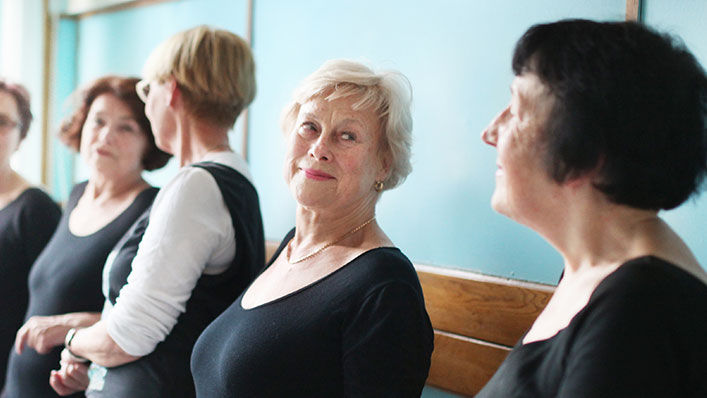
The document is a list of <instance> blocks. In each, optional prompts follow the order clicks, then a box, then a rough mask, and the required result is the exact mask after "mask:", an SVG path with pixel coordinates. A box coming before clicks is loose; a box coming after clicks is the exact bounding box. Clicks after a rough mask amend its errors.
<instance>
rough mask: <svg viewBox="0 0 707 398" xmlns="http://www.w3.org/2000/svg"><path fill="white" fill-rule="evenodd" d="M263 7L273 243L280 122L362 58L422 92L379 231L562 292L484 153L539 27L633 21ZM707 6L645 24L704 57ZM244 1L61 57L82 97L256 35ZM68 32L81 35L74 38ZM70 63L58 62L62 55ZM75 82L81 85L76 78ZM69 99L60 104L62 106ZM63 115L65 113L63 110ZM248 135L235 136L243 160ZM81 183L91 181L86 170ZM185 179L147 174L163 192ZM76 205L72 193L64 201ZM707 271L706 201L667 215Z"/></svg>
mask: <svg viewBox="0 0 707 398" xmlns="http://www.w3.org/2000/svg"><path fill="white" fill-rule="evenodd" d="M409 4H410V2H409V1H404V0H395V1H393V0H390V1H386V2H379V1H374V0H356V1H353V0H346V1H339V2H337V3H336V6H332V5H331V2H330V1H326V0H298V1H296V2H292V1H285V0H280V1H277V0H268V1H265V0H260V1H259V0H255V1H254V9H253V50H254V53H255V56H256V63H257V78H258V95H257V97H256V100H255V102H254V103H253V105H252V106H251V108H250V126H249V128H250V132H249V138H250V141H249V147H248V153H249V162H250V164H251V167H252V170H253V174H254V176H255V180H256V185H257V187H258V189H259V191H260V198H261V204H262V207H263V214H264V218H265V232H266V236H267V237H268V238H270V239H280V238H281V237H282V236H283V235H284V234H285V232H286V231H287V230H289V228H291V226H292V224H293V222H294V208H295V204H294V201H293V200H292V199H291V196H290V194H289V191H288V190H287V187H286V186H285V184H284V181H283V179H282V172H281V163H282V158H283V153H284V148H283V141H282V134H281V132H280V130H279V116H280V110H281V109H282V107H283V106H284V105H285V104H286V103H287V101H288V99H289V96H290V93H291V91H292V90H293V89H294V87H295V86H296V85H297V83H298V82H299V81H300V80H301V79H303V78H304V77H305V76H306V75H307V74H309V73H310V72H312V71H313V70H314V69H316V68H317V67H318V66H319V65H321V63H322V62H324V61H325V60H326V59H330V58H351V59H354V60H361V61H364V62H368V63H370V64H372V65H373V66H376V67H382V68H394V69H398V70H400V71H402V72H403V73H405V74H406V75H407V76H408V77H409V79H410V81H411V83H412V85H413V89H414V108H413V117H414V136H415V143H414V146H413V167H414V170H413V173H412V174H411V175H410V177H409V178H408V180H407V181H406V182H405V183H404V184H403V185H402V186H401V187H399V188H398V189H395V190H393V191H390V192H386V193H385V194H384V195H383V198H382V199H381V201H380V203H379V206H378V216H379V220H380V223H381V225H382V226H383V228H384V229H385V230H386V232H388V234H389V235H390V237H391V238H392V239H393V241H394V242H395V243H396V244H397V245H398V246H400V247H401V248H402V249H403V250H404V251H405V252H406V253H407V254H408V255H409V256H410V257H411V258H412V259H413V261H416V262H420V263H428V264H434V265H440V266H448V267H457V268H464V269H470V270H475V271H480V272H483V273H487V274H493V275H500V276H506V277H513V278H519V279H526V280H531V281H538V282H545V283H553V282H555V281H556V280H557V277H558V275H559V272H560V270H561V268H562V261H561V258H560V256H559V255H558V254H556V253H555V251H554V250H553V249H552V248H551V247H550V246H549V245H548V244H546V243H545V242H544V241H543V240H542V239H541V238H540V237H538V236H537V235H536V234H535V233H534V232H532V231H530V230H528V229H526V228H525V227H522V226H520V225H518V224H516V223H515V222H512V221H510V220H507V219H506V218H504V217H502V216H500V215H498V214H496V213H494V212H493V211H492V210H491V209H490V207H489V198H490V196H491V193H492V191H493V186H494V169H495V161H494V159H495V151H494V150H493V149H492V148H490V147H487V146H485V145H484V144H482V143H481V141H480V139H479V134H480V132H481V130H482V129H483V128H484V126H485V125H486V123H487V122H488V121H489V120H490V119H491V118H492V117H493V116H494V115H495V114H496V112H497V111H498V110H499V109H501V108H502V107H503V106H504V105H505V104H506V102H507V101H508V97H509V94H508V85H509V84H510V82H511V80H512V73H511V70H510V58H511V53H512V49H513V45H514V44H515V41H516V40H517V39H518V37H519V36H520V35H521V34H522V33H523V32H524V31H525V30H526V29H527V28H528V27H529V26H530V25H532V24H534V23H539V22H547V21H552V20H556V19H560V18H568V17H581V18H590V19H596V20H622V19H623V18H624V13H625V9H624V7H625V3H624V2H623V1H615V0H603V1H598V0H597V1H592V2H585V1H581V0H575V1H566V0H563V1H559V0H543V1H533V2H520V1H513V0H504V1H495V2H488V1H463V0H456V1H455V0H444V1H437V2H419V3H417V4H416V5H415V7H410V6H409ZM705 7H706V5H705V2H704V1H699V0H693V1H682V2H679V6H678V5H674V4H673V2H663V1H658V0H656V1H648V2H646V3H645V5H644V10H643V11H644V16H645V18H646V21H647V22H648V23H649V24H651V25H655V26H658V27H660V28H665V29H668V30H669V31H671V32H674V33H676V34H678V35H681V36H683V38H684V39H685V41H686V42H687V43H688V45H689V46H690V47H691V48H693V49H694V51H695V52H696V53H697V54H698V56H700V57H701V59H702V62H703V63H705V61H704V59H705V58H706V57H707V48H705V46H707V44H705V41H704V40H701V37H702V36H701V33H702V31H704V30H705V29H704V28H703V27H702V26H701V23H700V22H699V21H700V20H701V19H700V18H698V16H699V15H705V10H704V8H705ZM246 13H247V2H246V1H245V0H239V1H229V0H199V1H197V0H182V1H172V2H164V3H159V4H155V5H150V6H142V7H136V8H132V9H128V10H123V11H119V12H114V13H107V14H97V15H94V16H90V17H86V18H81V19H79V20H77V21H74V22H73V23H74V24H75V27H74V29H75V34H74V35H73V36H72V35H71V34H65V35H60V36H59V41H60V43H59V48H60V49H61V48H66V52H70V51H71V45H72V44H71V43H74V44H73V45H74V47H75V50H76V58H75V62H74V65H73V66H71V63H65V64H59V63H58V65H57V68H58V71H57V72H58V73H57V76H66V74H65V73H69V71H68V70H67V69H71V68H73V72H72V73H73V75H72V76H74V77H75V82H76V84H79V85H81V84H84V83H86V82H88V81H90V80H92V79H94V78H96V77H98V76H101V75H103V74H107V73H118V74H132V75H139V73H140V70H141V68H142V63H143V62H144V60H145V58H146V57H147V55H148V54H149V52H150V51H151V50H152V48H154V47H155V45H157V44H158V43H159V42H161V41H162V40H164V39H165V38H166V37H168V36H169V35H171V34H173V33H175V32H177V31H179V30H182V29H185V28H188V27H191V26H194V25H196V24H201V23H206V24H211V25H215V26H219V27H223V28H226V29H230V30H232V31H234V32H236V33H238V34H241V35H245V33H246V32H245V31H246V20H247V15H246ZM69 30H70V29H69ZM60 56H61V54H60ZM69 75H70V76H71V73H69ZM66 91H67V90H65V89H62V90H57V92H58V93H59V94H61V95H63V94H65V93H66ZM56 100H57V101H61V99H59V98H57V99H56ZM240 131H241V130H240V126H237V127H236V129H235V131H234V132H233V135H232V143H233V144H234V147H236V148H239V146H240ZM76 163H77V164H76V169H77V171H76V172H75V176H74V178H75V179H81V178H84V177H85V175H86V170H85V169H84V168H83V166H82V165H81V162H76ZM175 169H176V166H175V165H173V164H170V165H168V167H166V168H165V169H163V170H161V171H157V172H154V173H150V174H149V176H148V179H150V181H151V182H153V183H155V184H158V185H159V184H162V183H164V182H165V181H167V180H168V179H169V177H170V176H171V175H172V174H173V173H174V170H175ZM62 192H65V191H62ZM665 217H666V219H668V220H669V222H670V223H671V224H672V225H674V226H675V228H676V229H677V230H678V231H679V232H680V233H682V235H683V236H685V237H686V240H687V241H688V244H689V245H690V246H691V247H692V249H693V250H694V251H695V252H696V254H697V256H698V259H700V260H701V262H702V263H703V264H705V263H707V242H706V241H705V238H704V237H703V234H702V233H701V232H700V231H699V226H700V225H701V224H704V222H702V223H700V222H698V221H699V220H704V221H707V203H706V202H705V199H704V198H703V199H700V200H697V201H694V202H691V203H688V204H686V205H685V206H683V207H682V208H680V209H678V210H676V211H672V212H667V213H666V214H665Z"/></svg>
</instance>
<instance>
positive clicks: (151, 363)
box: [86, 162, 265, 398]
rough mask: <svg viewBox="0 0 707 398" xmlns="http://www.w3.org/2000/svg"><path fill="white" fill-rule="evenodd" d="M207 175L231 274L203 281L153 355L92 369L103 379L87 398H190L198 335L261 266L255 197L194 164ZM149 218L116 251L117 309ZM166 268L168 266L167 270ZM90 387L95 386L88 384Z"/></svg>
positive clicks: (220, 172)
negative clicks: (221, 214)
mask: <svg viewBox="0 0 707 398" xmlns="http://www.w3.org/2000/svg"><path fill="white" fill-rule="evenodd" d="M192 167H200V168H203V169H204V170H206V171H208V172H209V173H210V174H211V175H212V176H213V177H214V179H215V180H216V184H217V185H218V187H219V190H220V191H221V194H222V196H223V199H224V202H225V204H226V207H227V208H228V211H229V213H230V217H231V220H232V223H233V229H234V231H235V237H236V254H235V257H234V259H233V261H232V262H231V265H230V266H229V268H228V269H227V270H226V271H224V272H222V273H220V274H217V275H205V274H204V275H202V276H201V277H200V278H199V280H198V282H197V284H196V287H195V288H194V290H192V293H191V297H190V298H189V300H188V301H187V304H186V311H185V312H184V313H183V314H181V315H180V316H179V318H178V319H177V324H176V325H175V326H174V328H173V329H172V331H171V332H170V333H169V335H168V336H167V337H166V339H165V340H164V341H162V342H161V343H159V344H158V345H157V347H156V348H155V350H154V351H153V352H152V353H150V354H148V355H146V356H144V357H142V358H140V359H138V360H137V361H134V362H130V363H127V364H125V365H121V366H117V367H114V368H107V369H106V368H100V367H96V368H92V372H97V373H102V374H103V375H102V378H103V382H102V383H98V384H102V388H101V389H100V390H96V389H92V388H89V390H88V391H86V396H87V397H91V398H95V397H109V398H140V397H145V398H160V397H165V398H178V397H193V396H195V393H194V386H193V382H192V376H191V372H190V369H189V361H190V356H191V350H192V347H193V346H194V343H195V342H196V339H197V338H198V337H199V335H200V334H201V332H202V331H203V330H204V329H205V328H206V326H208V324H209V323H211V321H213V320H214V319H215V318H216V317H217V316H218V315H219V314H220V313H221V312H223V311H224V310H225V309H226V308H227V307H228V306H229V305H231V303H233V301H234V300H235V299H236V297H238V296H239V295H240V293H241V292H242V291H243V290H244V289H245V287H246V286H248V285H249V284H250V282H251V281H252V280H253V279H254V278H255V276H256V275H257V274H258V273H259V272H260V271H261V270H262V268H263V267H264V266H265V238H264V236H263V224H262V217H261V215H260V204H259V200H258V194H257V192H256V190H255V188H254V187H253V185H252V184H251V183H250V182H249V181H248V180H247V179H246V178H245V177H244V176H242V175H241V174H240V173H238V172H237V171H236V170H234V169H232V168H230V167H228V166H225V165H222V164H219V163H213V162H202V163H196V164H193V165H192ZM148 220H149V215H145V216H143V217H141V219H140V220H139V221H138V223H136V225H135V226H134V227H133V229H132V230H131V232H130V233H129V236H127V237H126V238H125V239H124V241H123V244H122V247H121V248H120V249H119V252H118V254H117V256H116V258H115V260H114V261H113V265H112V267H111V269H110V273H109V275H110V276H109V278H110V281H109V286H110V292H109V297H108V299H109V300H110V302H111V303H113V304H115V302H116V298H117V297H118V294H119V292H120V289H121V288H122V287H123V285H125V283H126V282H127V277H128V275H129V274H130V270H131V267H132V260H133V258H134V257H135V254H136V253H137V246H138V244H139V243H140V240H141V239H142V236H143V234H144V232H145V229H146V228H147V225H148ZM165 266H169V264H165ZM92 383H93V381H92Z"/></svg>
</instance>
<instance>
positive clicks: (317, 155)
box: [309, 133, 331, 161]
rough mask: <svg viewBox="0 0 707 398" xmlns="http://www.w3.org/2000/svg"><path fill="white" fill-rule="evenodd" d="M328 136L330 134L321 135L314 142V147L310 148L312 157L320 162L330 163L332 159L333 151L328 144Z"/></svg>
mask: <svg viewBox="0 0 707 398" xmlns="http://www.w3.org/2000/svg"><path fill="white" fill-rule="evenodd" d="M328 136H329V135H328V134H324V133H322V134H319V137H317V139H316V141H314V142H312V145H311V146H310V147H309V156H310V157H312V158H314V159H316V160H320V161H328V160H330V159H331V151H330V150H329V146H328V144H327V142H326V138H327V137H328Z"/></svg>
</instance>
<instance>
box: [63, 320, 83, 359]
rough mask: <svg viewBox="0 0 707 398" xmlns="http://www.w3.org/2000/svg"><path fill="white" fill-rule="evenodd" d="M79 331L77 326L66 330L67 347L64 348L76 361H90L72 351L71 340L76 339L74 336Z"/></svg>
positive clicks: (65, 342) (65, 341)
mask: <svg viewBox="0 0 707 398" xmlns="http://www.w3.org/2000/svg"><path fill="white" fill-rule="evenodd" d="M77 331H78V329H77V328H71V329H69V331H68V332H66V337H64V347H66V348H64V350H65V351H66V352H67V353H68V354H69V356H70V357H71V359H72V360H73V361H74V362H88V359H86V358H84V357H81V356H78V355H76V354H74V353H73V352H71V342H72V341H73V340H74V336H76V332H77Z"/></svg>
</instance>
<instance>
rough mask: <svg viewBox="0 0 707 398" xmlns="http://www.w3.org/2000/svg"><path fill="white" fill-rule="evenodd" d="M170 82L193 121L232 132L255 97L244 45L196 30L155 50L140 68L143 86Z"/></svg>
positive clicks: (213, 31) (251, 63)
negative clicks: (169, 79) (153, 82)
mask: <svg viewBox="0 0 707 398" xmlns="http://www.w3.org/2000/svg"><path fill="white" fill-rule="evenodd" d="M170 76H173V77H174V79H175V80H176V81H177V84H178V85H179V88H180V90H181V92H182V93H183V96H184V99H185V103H186V104H187V107H188V109H189V111H190V112H191V113H192V114H193V115H194V116H195V117H197V118H200V119H205V120H209V121H212V122H214V123H216V124H218V125H219V126H224V127H232V126H233V124H234V123H235V122H236V119H237V118H238V115H239V114H240V113H241V111H242V110H243V109H245V108H246V107H248V105H250V103H251V102H252V101H253V98H254V97H255V90H256V88H255V62H254V61H253V55H252V53H251V51H250V47H249V46H248V43H246V42H245V40H243V39H241V38H240V37H238V36H237V35H236V34H234V33H232V32H229V31H227V30H222V29H215V28H212V27H209V26H205V25H201V26H197V27H195V28H191V29H189V30H185V31H182V32H179V33H177V34H175V35H173V36H172V37H170V38H168V39H167V40H165V41H164V42H162V43H161V44H160V45H159V46H157V48H155V49H154V50H153V51H152V53H151V54H150V56H149V57H148V59H147V61H146V62H145V66H144V68H143V77H144V78H145V79H148V80H158V81H165V80H166V79H167V78H169V77H170Z"/></svg>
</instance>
